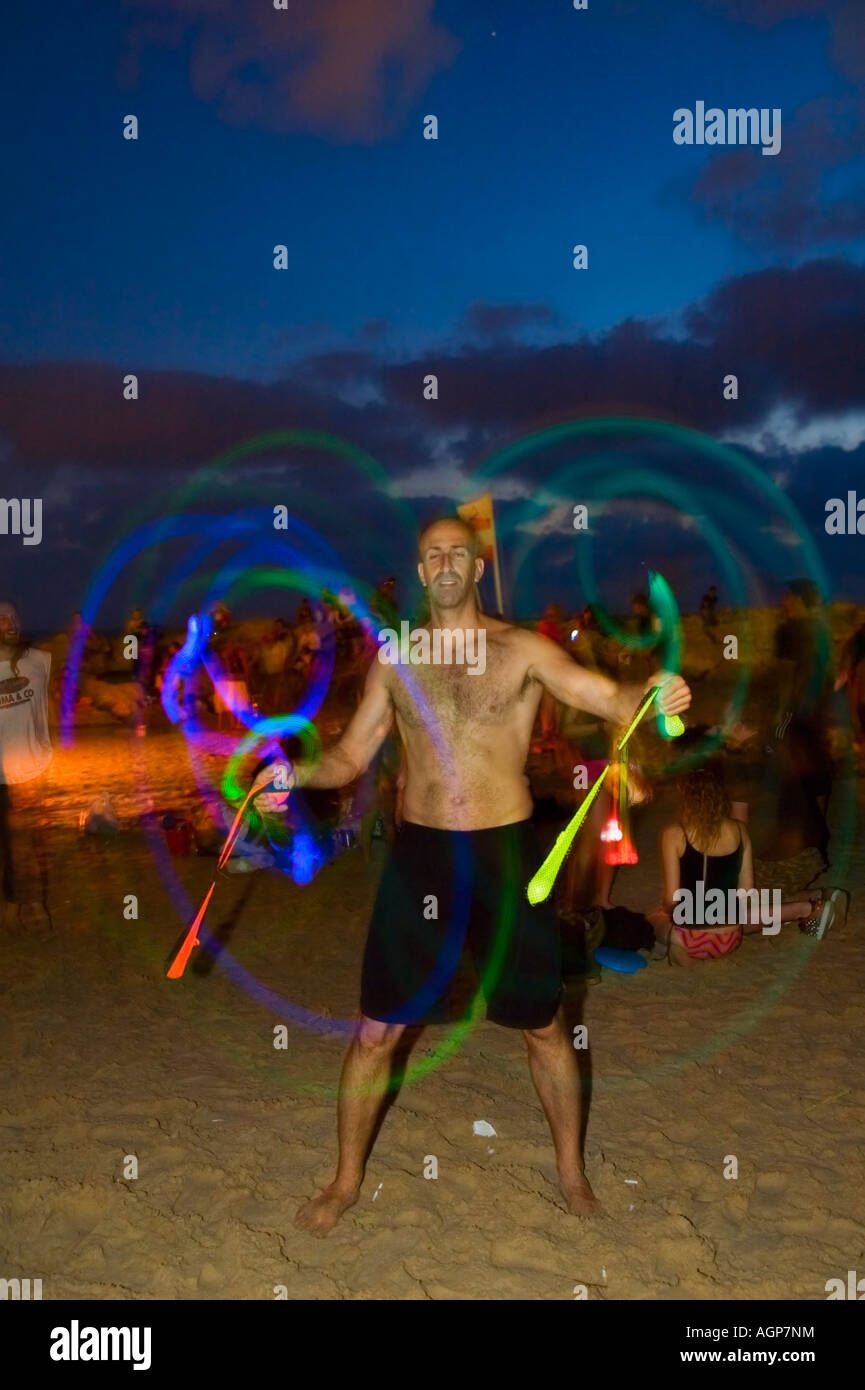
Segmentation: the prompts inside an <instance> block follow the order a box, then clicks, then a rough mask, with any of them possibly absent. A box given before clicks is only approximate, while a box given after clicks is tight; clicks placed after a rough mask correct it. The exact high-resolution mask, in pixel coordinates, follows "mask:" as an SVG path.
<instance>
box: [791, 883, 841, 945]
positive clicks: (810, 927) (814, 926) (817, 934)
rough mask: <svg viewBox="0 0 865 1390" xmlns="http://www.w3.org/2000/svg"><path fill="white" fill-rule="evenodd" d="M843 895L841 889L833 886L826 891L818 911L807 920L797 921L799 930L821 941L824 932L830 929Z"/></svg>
mask: <svg viewBox="0 0 865 1390" xmlns="http://www.w3.org/2000/svg"><path fill="white" fill-rule="evenodd" d="M842 896H843V890H842V889H840V888H833V890H832V892H831V893H827V895H826V897H825V898H824V899H823V902H822V903H821V904H820V911H819V912H817V913H815V914H814V916H813V917H809V918H808V919H807V921H805V922H800V923H799V930H800V931H801V932H803V933H804V934H805V936H810V937H813V939H814V940H815V941H822V940H823V937H824V936H825V935H826V933H827V932H828V931H829V930H830V929H831V927H832V926H833V924H834V922H835V918H836V917H837V915H838V902H839V899H840V898H841V897H842Z"/></svg>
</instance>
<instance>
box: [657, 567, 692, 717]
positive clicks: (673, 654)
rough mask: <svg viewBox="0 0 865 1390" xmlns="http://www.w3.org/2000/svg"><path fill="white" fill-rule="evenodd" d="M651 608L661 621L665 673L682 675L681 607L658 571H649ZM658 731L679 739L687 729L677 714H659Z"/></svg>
mask: <svg viewBox="0 0 865 1390" xmlns="http://www.w3.org/2000/svg"><path fill="white" fill-rule="evenodd" d="M649 605H650V607H651V608H653V609H654V611H655V612H656V613H657V615H658V617H659V618H660V620H661V664H662V666H663V668H664V670H665V671H672V672H674V673H675V674H676V675H678V673H679V663H680V661H681V656H682V625H681V623H680V621H679V606H678V604H677V603H676V600H675V597H674V595H673V590H672V589H671V588H670V586H669V584H668V583H667V581H666V579H665V578H664V576H663V575H662V574H659V573H658V571H657V570H650V571H649ZM658 729H659V731H660V732H661V733H662V734H663V736H664V738H678V737H679V735H680V734H683V733H684V732H685V726H684V724H683V723H682V721H681V719H680V718H679V716H678V714H659V715H658Z"/></svg>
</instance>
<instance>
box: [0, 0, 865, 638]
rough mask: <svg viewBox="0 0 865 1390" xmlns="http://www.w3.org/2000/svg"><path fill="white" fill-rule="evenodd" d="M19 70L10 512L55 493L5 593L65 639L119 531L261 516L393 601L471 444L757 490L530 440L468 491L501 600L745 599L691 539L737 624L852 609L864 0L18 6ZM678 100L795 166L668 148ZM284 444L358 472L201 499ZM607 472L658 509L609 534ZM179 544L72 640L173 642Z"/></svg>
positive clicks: (3, 322)
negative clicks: (148, 615) (491, 501)
mask: <svg viewBox="0 0 865 1390" xmlns="http://www.w3.org/2000/svg"><path fill="white" fill-rule="evenodd" d="M2 48H3V56H2V59H0V64H2V66H0V75H2V81H0V109H2V114H3V125H4V128H5V139H4V142H3V144H4V185H5V190H4V191H5V193H6V198H5V199H4V202H5V204H6V208H5V214H4V217H3V219H2V225H0V275H2V296H0V459H2V483H3V486H2V493H3V496H4V497H5V498H11V497H19V498H23V497H30V498H32V497H35V496H38V497H41V498H42V500H43V539H42V542H41V544H40V545H38V546H24V545H23V544H22V539H21V538H20V537H17V536H13V535H0V558H2V575H3V580H2V586H0V587H2V588H3V589H4V590H6V592H7V593H8V594H9V595H10V596H11V597H13V598H14V599H16V600H18V601H19V603H20V606H21V608H22V611H23V614H24V617H25V619H26V622H27V624H28V625H29V626H31V627H33V628H37V629H40V630H44V629H47V628H51V627H57V626H59V625H61V624H63V623H65V622H67V621H68V619H69V616H70V614H71V612H72V611H73V609H76V608H80V607H82V605H83V604H84V602H85V596H86V594H87V591H88V586H89V584H90V582H91V580H92V579H93V577H94V575H95V574H96V573H97V571H98V568H99V566H100V564H101V563H102V561H103V560H104V559H105V557H106V556H107V555H108V554H109V552H110V551H111V549H112V547H114V546H115V545H116V544H117V543H118V542H119V541H120V540H121V538H122V537H123V536H125V535H129V534H130V533H131V532H132V531H133V530H134V528H135V527H136V526H140V525H141V524H142V523H144V522H148V521H151V520H153V519H155V518H158V517H163V516H170V515H176V514H179V513H182V512H190V513H195V514H196V515H199V514H201V515H203V514H210V515H216V514H219V515H224V516H226V517H228V516H231V515H236V514H238V513H245V512H247V511H249V509H255V508H261V509H265V508H270V507H272V506H273V505H275V504H278V503H282V504H285V505H286V506H288V507H289V509H290V511H291V512H292V513H293V515H294V516H296V517H297V518H298V519H299V520H300V521H302V522H303V523H304V524H305V525H307V526H309V527H312V528H314V530H315V531H316V532H317V533H319V535H321V536H322V537H323V538H324V539H325V540H326V541H327V542H328V544H329V545H330V546H331V547H333V549H334V550H335V551H336V552H337V554H338V555H339V557H340V558H341V560H342V562H343V563H344V565H345V566H346V568H347V570H348V572H349V573H350V574H351V575H353V576H355V577H356V578H357V580H358V581H366V582H371V583H375V582H377V580H378V579H379V578H381V577H382V575H384V574H387V573H389V572H394V573H396V574H398V575H399V577H400V583H401V590H402V593H403V595H404V596H405V598H406V599H409V598H410V597H412V596H413V595H412V588H411V564H412V560H413V543H414V537H413V533H412V529H411V528H412V525H413V522H414V520H415V518H416V517H418V516H420V515H424V514H428V513H430V512H432V511H435V510H438V509H440V508H441V504H442V503H449V502H451V501H454V500H464V499H466V498H469V497H471V496H473V495H474V494H475V493H476V492H478V491H484V490H486V489H487V487H488V483H486V482H481V483H479V482H478V474H479V470H480V469H481V468H482V466H483V464H484V461H485V460H487V459H489V458H490V457H491V456H492V454H493V453H494V452H495V451H497V450H499V449H502V448H505V447H506V446H508V445H510V444H513V443H514V442H515V441H516V440H518V439H519V438H520V437H522V436H525V435H528V434H530V433H532V432H533V431H537V430H540V429H542V428H545V427H550V426H553V425H558V424H562V423H563V422H566V421H569V420H587V419H590V418H592V417H622V418H624V417H642V418H645V419H647V420H651V421H654V422H667V423H668V424H670V425H672V426H676V427H680V428H681V429H683V430H685V431H699V432H701V433H702V434H704V435H705V436H707V437H708V440H715V441H721V442H724V441H727V442H729V443H731V444H733V445H735V448H736V451H737V454H738V455H739V457H740V458H741V459H742V460H743V461H744V464H745V466H746V467H747V466H750V467H752V468H756V469H757V470H759V473H760V475H761V476H762V477H764V478H765V479H766V480H767V483H768V488H767V487H760V485H759V484H758V483H756V482H754V481H753V480H752V481H751V482H750V483H746V481H745V479H744V477H743V476H742V475H741V474H739V473H737V472H736V470H735V469H734V468H733V467H732V466H729V471H727V470H728V464H727V463H723V462H722V461H721V459H720V458H719V456H718V455H717V454H715V455H714V456H713V455H712V454H711V453H710V450H709V448H708V446H707V448H706V449H703V448H701V447H700V446H699V441H697V440H696V439H695V438H694V436H692V435H684V434H682V435H680V436H678V440H679V442H678V443H677V442H676V441H675V439H674V437H673V435H672V434H668V435H666V436H665V435H664V434H663V433H657V432H656V433H653V434H647V435H646V436H645V438H642V437H641V436H639V435H636V434H633V433H632V434H629V435H625V434H624V433H622V434H615V433H609V432H608V433H606V434H605V435H604V436H603V437H602V438H601V437H599V438H598V439H595V440H591V441H590V440H588V439H587V438H586V437H583V439H582V441H581V442H579V443H576V442H572V443H568V444H564V443H559V444H557V445H550V446H549V447H546V448H544V449H541V450H538V451H535V452H534V453H532V454H531V455H530V456H527V457H525V458H523V459H520V460H517V461H515V462H514V463H513V464H512V465H511V466H509V467H507V468H505V469H503V470H499V471H498V472H497V474H496V481H495V483H494V485H493V492H494V495H495V497H496V506H497V520H498V522H499V526H500V544H501V549H502V555H503V564H504V575H505V589H506V607H507V608H508V609H509V611H510V612H511V613H513V614H515V615H516V616H520V617H524V616H528V615H529V614H530V613H531V612H537V611H538V610H539V609H540V608H542V607H543V605H544V603H545V602H547V601H548V600H550V599H555V600H558V601H560V602H562V603H564V604H566V605H568V606H569V607H573V606H575V605H576V604H577V603H581V602H582V601H584V600H585V598H586V597H595V596H600V597H602V598H603V599H604V600H605V601H606V602H608V603H609V605H610V606H611V607H614V608H615V607H616V606H617V605H621V604H622V603H623V602H624V601H625V600H626V599H627V597H628V596H629V595H630V593H631V592H632V591H633V590H634V589H635V588H640V587H644V584H645V575H646V570H647V568H660V569H662V570H663V571H664V573H666V574H667V575H668V577H669V578H670V580H671V583H673V586H674V588H675V589H676V592H677V594H678V595H679V598H680V602H681V605H682V607H683V609H686V610H687V609H689V608H693V607H694V606H695V605H696V603H697V602H698V601H699V597H700V594H701V592H702V590H703V588H704V587H705V585H706V584H707V583H709V582H711V581H712V580H714V581H715V582H717V583H719V585H720V587H721V601H722V603H723V602H725V601H730V600H731V599H732V598H733V597H735V592H734V590H735V586H734V584H733V581H732V577H731V575H730V574H729V573H728V572H727V571H725V569H724V568H723V566H722V563H721V560H720V559H719V556H718V554H717V552H715V553H713V552H712V550H711V548H710V546H709V544H708V542H707V539H706V535H707V532H709V531H711V532H712V534H713V535H715V536H716V537H717V538H720V543H721V544H722V546H723V547H724V548H725V550H726V553H727V555H728V556H730V557H732V562H733V564H734V566H735V570H736V574H737V575H738V576H739V579H740V582H741V584H742V585H743V586H744V592H745V593H746V594H747V597H748V599H749V601H751V602H769V601H774V600H775V599H776V598H777V596H778V594H779V592H780V588H781V586H782V584H783V581H784V580H785V579H787V578H789V577H791V576H792V575H794V574H798V573H804V572H806V566H807V564H808V562H809V559H810V560H811V561H813V560H814V559H815V557H816V563H817V564H818V565H819V566H821V567H822V569H821V575H822V580H823V583H824V588H825V589H826V591H827V592H826V596H827V597H833V596H839V597H846V598H865V580H863V579H860V577H859V576H860V575H861V573H862V569H863V566H862V560H861V555H862V548H863V547H865V536H862V537H860V536H828V535H826V533H825V529H824V520H825V503H826V501H827V499H828V498H830V497H833V496H842V497H846V493H847V490H848V488H854V489H855V488H856V486H857V484H858V485H859V486H860V489H861V495H862V496H863V497H865V470H863V466H862V464H863V459H865V391H863V385H862V362H863V360H865V353H863V338H865V269H863V245H865V181H863V173H865V95H863V93H865V86H863V78H865V6H863V5H862V3H861V0H837V2H836V3H826V0H606V3H605V2H604V0H589V4H588V8H587V9H586V10H583V11H577V10H575V9H574V8H573V4H572V3H571V0H538V3H537V4H528V3H526V0H524V2H523V3H522V4H518V3H516V0H510V3H493V0H472V3H471V4H465V3H456V0H436V3H432V0H399V3H398V4H395V3H394V0H314V3H312V0H302V2H300V3H299V2H298V0H288V4H287V8H286V9H285V10H275V9H274V8H273V5H272V3H270V0H268V3H265V2H264V0H260V2H259V0H256V2H255V3H253V0H244V2H243V3H240V2H239V0H235V2H234V3H231V2H230V0H222V2H221V3H220V2H219V0H152V3H150V2H147V0H145V3H122V4H98V3H94V4H89V5H76V4H72V5H63V6H52V7H49V9H48V10H44V9H42V8H39V7H33V6H15V7H13V9H12V11H11V12H10V13H9V14H8V15H7V16H6V17H5V24H4V43H3V45H2ZM698 101H704V102H705V103H706V106H707V107H711V106H716V107H720V108H722V109H726V108H728V107H756V108H769V109H773V108H780V110H781V112H782V145H781V149H780V152H779V153H778V154H777V155H775V156H765V155H762V154H761V150H760V148H759V146H757V147H754V146H732V145H728V146H723V145H721V146H707V145H702V146H698V145H692V146H680V145H677V144H675V143H674V141H673V112H674V111H675V110H676V109H677V108H682V107H687V108H690V109H692V110H693V109H694V107H695V104H696V103H697V102H698ZM130 114H132V115H135V116H136V117H137V119H138V124H139V130H138V139H137V140H127V139H124V138H123V120H124V117H126V116H128V115H130ZM430 114H433V115H435V116H436V117H437V118H438V122H439V138H438V139H437V140H426V139H424V138H423V128H424V118H425V117H426V116H428V115H430ZM578 243H579V244H585V245H586V246H587V248H588V268H587V269H585V270H575V269H574V268H573V265H572V248H573V247H574V246H575V245H576V244H578ZM278 244H285V245H286V246H287V248H288V259H289V264H288V268H287V269H286V270H276V269H274V265H273V248H274V247H275V246H276V245H278ZM128 373H134V374H136V375H137V376H138V381H139V393H140V394H139V399H138V400H137V401H128V400H124V399H123V378H124V377H125V376H126V375H127V374H128ZM429 373H434V374H435V375H436V376H437V377H438V383H439V398H438V400H425V399H424V398H423V394H422V387H423V379H424V377H425V376H426V375H427V374H429ZM729 373H733V374H735V375H736V376H737V377H738V382H739V396H738V399H737V400H725V399H724V397H723V392H722V387H723V379H724V377H725V375H727V374H729ZM290 430H297V431H324V432H326V433H328V434H331V435H338V436H340V437H341V438H342V439H344V440H346V441H348V442H349V444H350V445H352V446H353V448H354V449H355V450H362V451H364V452H365V453H366V454H368V455H371V456H372V458H374V459H375V460H376V461H377V464H378V465H379V466H380V469H381V470H382V473H381V474H376V473H374V471H372V470H371V469H370V468H366V467H362V466H358V465H357V464H356V463H352V462H350V461H349V460H348V459H340V458H338V457H337V456H335V455H334V454H333V453H331V452H326V451H320V450H316V449H314V448H312V447H310V446H309V445H303V446H301V447H296V448H290V447H288V446H287V445H286V444H284V443H283V444H276V445H275V446H272V447H265V446H261V447H259V448H257V449H254V450H252V451H251V452H249V453H246V454H245V455H244V456H243V457H236V458H231V459H229V461H228V462H226V464H225V466H224V467H221V468H219V469H216V470H212V471H210V472H207V473H205V474H201V472H200V470H202V469H205V468H206V466H207V465H208V464H210V463H211V462H212V461H213V460H214V459H216V458H217V456H219V455H222V454H225V453H228V452H230V451H231V450H233V449H236V448H237V446H240V445H242V444H243V443H244V441H247V440H249V439H251V438H253V437H255V436H258V435H266V434H268V433H271V432H275V431H290ZM707 445H708V441H707ZM577 460H579V461H580V463H581V466H582V472H580V473H579V475H578V476H577V475H576V474H575V473H574V472H573V466H574V464H575V461H577ZM728 462H729V461H728ZM569 470H571V471H570V472H569ZM629 470H630V471H633V470H642V471H645V470H650V471H651V472H652V474H653V475H654V476H655V477H660V478H661V479H662V480H665V481H664V486H667V487H668V488H672V490H673V500H670V498H669V497H667V498H666V499H665V498H664V497H663V496H660V497H658V496H656V497H649V496H648V494H647V492H645V491H643V492H639V491H638V492H636V493H631V494H629V495H625V496H622V497H620V498H619V499H618V500H617V501H615V502H608V503H607V504H606V506H605V507H604V509H603V515H601V502H600V500H596V499H600V498H601V497H602V494H603V490H604V488H605V487H607V486H608V485H609V484H610V483H611V482H612V484H613V485H614V486H615V484H616V481H617V480H619V481H620V480H621V479H622V477H624V476H626V475H627V474H628V472H629ZM775 490H777V495H776V491H775ZM686 491H687V497H685V492H686ZM677 496H678V497H679V502H678V503H677V502H676V500H675V499H676V497H677ZM778 498H787V499H788V500H789V502H790V503H792V504H793V506H794V507H795V509H796V512H795V514H791V513H790V512H789V511H787V512H786V513H785V511H784V503H783V501H779V500H778ZM585 500H588V501H589V502H590V504H591V505H590V511H591V510H592V507H594V513H593V520H592V527H591V531H592V535H591V537H590V538H589V537H585V536H584V537H576V536H575V534H574V532H573V529H572V528H571V522H570V517H571V513H572V507H573V504H575V503H578V502H580V501H585ZM677 507H678V508H679V509H678V510H677ZM270 539H272V535H271V537H270ZM587 541H588V543H589V544H590V545H592V546H593V548H594V549H593V566H594V570H595V575H596V579H597V583H598V586H599V588H598V592H597V594H591V593H589V591H588V589H587V587H586V577H585V571H584V569H582V568H580V567H579V566H578V564H577V559H576V557H575V555H574V547H575V546H577V545H581V544H585V543H586V542H587ZM809 545H810V546H813V550H811V551H809ZM229 552H230V545H227V547H226V554H227V553H229ZM182 553H183V548H182V547H181V545H180V544H179V543H178V542H171V543H170V544H164V545H162V546H161V547H159V548H158V549H154V550H152V551H151V552H149V553H148V554H147V555H146V556H145V557H144V559H143V560H142V561H138V562H135V563H134V564H132V565H131V566H130V567H128V568H127V569H126V570H124V571H123V572H122V574H121V575H120V576H119V577H118V579H117V581H116V582H115V584H114V585H113V586H112V588H111V589H110V592H109V594H108V596H107V598H106V602H105V606H104V608H103V609H102V610H101V613H100V616H99V618H98V620H97V621H98V622H99V623H102V624H105V625H108V626H116V625H118V624H119V623H120V622H121V620H122V618H123V617H124V615H125V613H126V612H127V610H128V608H129V606H130V605H131V604H132V603H135V602H137V603H140V604H142V606H144V607H145V608H146V609H148V610H153V611H155V610H156V609H159V610H160V612H162V609H163V608H164V609H165V613H164V615H163V616H164V617H165V618H166V619H168V618H172V619H174V620H176V619H178V618H183V617H184V616H185V612H184V611H183V610H184V603H186V607H187V608H188V606H189V604H188V603H187V602H186V600H187V598H188V594H187V595H184V596H183V597H182V598H181V597H178V598H177V599H176V600H174V601H172V603H169V602H167V600H166V598H165V594H164V593H163V592H162V591H161V589H160V584H161V582H162V581H163V579H164V577H165V575H166V573H168V572H169V571H170V569H171V567H172V566H173V565H174V564H175V563H176V561H177V560H178V559H179V558H180V556H181V554H182ZM581 558H582V559H584V558H585V557H581ZM208 563H210V564H211V568H210V570H208V568H207V566H208ZM253 563H254V561H253ZM727 563H729V561H728V562H727ZM203 571H206V573H207V574H208V575H209V574H211V573H212V563H211V562H209V561H208V562H205V563H204V566H203ZM203 582H204V578H203V577H202V583H203ZM289 600H290V601H289ZM295 601H296V599H295V598H294V597H291V596H289V595H287V594H286V591H285V590H282V591H281V592H280V597H279V600H278V603H277V606H279V603H281V604H282V605H283V607H285V606H286V605H287V606H288V607H290V608H293V606H294V602H295ZM274 602H276V600H275V598H274V595H273V594H270V596H269V599H268V600H267V602H264V601H263V599H262V596H261V595H260V594H256V592H255V591H254V589H251V590H250V592H249V594H248V596H247V598H246V599H244V600H243V601H242V602H241V603H240V604H239V605H238V611H241V610H243V611H249V612H252V611H255V610H256V609H257V608H261V609H262V610H263V611H272V609H273V603H274Z"/></svg>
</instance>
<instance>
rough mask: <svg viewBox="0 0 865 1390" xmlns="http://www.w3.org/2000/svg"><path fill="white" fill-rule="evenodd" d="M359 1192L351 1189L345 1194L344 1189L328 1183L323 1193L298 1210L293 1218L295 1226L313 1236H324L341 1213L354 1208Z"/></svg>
mask: <svg viewBox="0 0 865 1390" xmlns="http://www.w3.org/2000/svg"><path fill="white" fill-rule="evenodd" d="M359 1190H360V1189H359V1188H353V1189H352V1190H351V1191H350V1192H347V1191H346V1190H345V1188H342V1187H337V1185H336V1183H335V1182H332V1183H330V1185H329V1186H328V1187H326V1188H325V1189H324V1191H323V1192H319V1194H318V1196H317V1197H313V1199H312V1201H311V1202H307V1203H305V1205H304V1206H302V1207H301V1208H300V1210H299V1211H298V1213H297V1215H296V1216H295V1218H294V1224H295V1226H299V1227H300V1229H301V1230H302V1231H309V1232H310V1233H311V1234H312V1235H314V1236H326V1235H327V1234H328V1232H329V1231H332V1230H333V1228H334V1226H335V1225H336V1223H337V1221H338V1220H339V1218H340V1217H341V1216H342V1214H343V1212H344V1211H348V1208H349V1207H353V1206H354V1204H355V1202H356V1201H357V1195H358V1192H359Z"/></svg>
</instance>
